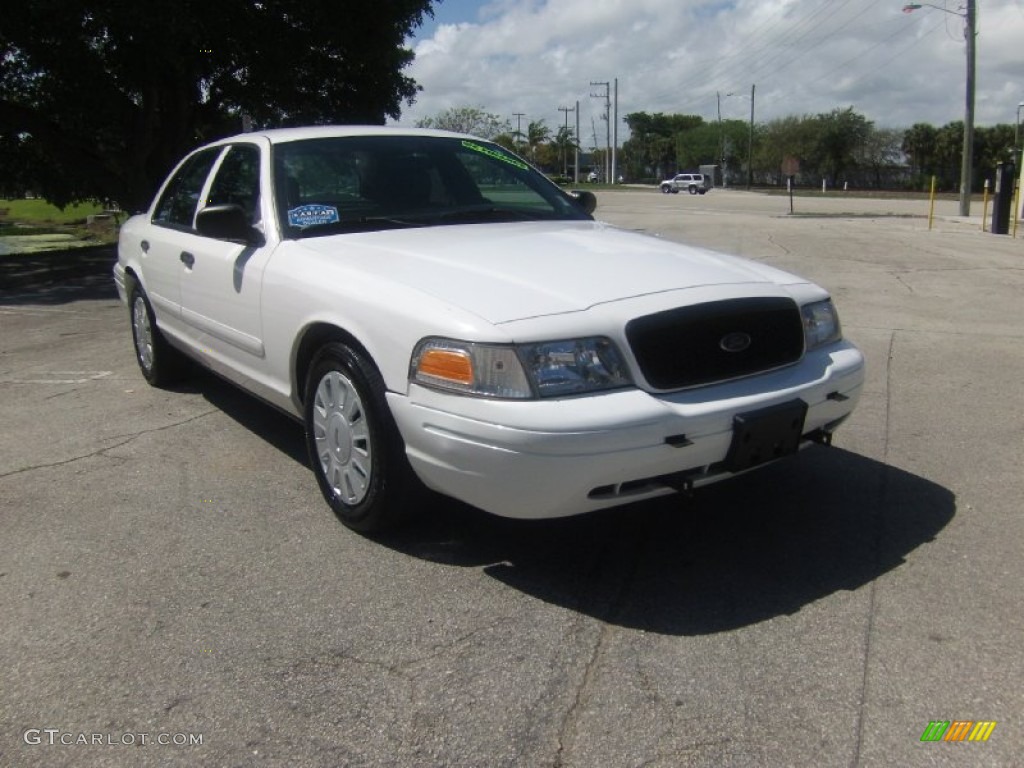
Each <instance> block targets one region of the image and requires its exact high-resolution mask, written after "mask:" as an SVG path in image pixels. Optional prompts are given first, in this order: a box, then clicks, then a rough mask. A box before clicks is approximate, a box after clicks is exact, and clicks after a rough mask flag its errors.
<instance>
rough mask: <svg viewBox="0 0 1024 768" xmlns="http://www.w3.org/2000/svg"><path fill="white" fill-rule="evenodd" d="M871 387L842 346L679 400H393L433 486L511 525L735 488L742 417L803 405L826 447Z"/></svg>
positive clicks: (409, 445)
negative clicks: (721, 484) (725, 482)
mask: <svg viewBox="0 0 1024 768" xmlns="http://www.w3.org/2000/svg"><path fill="white" fill-rule="evenodd" d="M863 381H864V358H863V356H862V355H861V353H860V351H859V350H858V349H857V348H856V347H855V346H853V345H852V344H850V343H848V342H840V343H838V344H835V345H832V346H829V347H827V348H823V349H819V350H815V351H814V352H812V353H810V354H808V355H806V356H805V357H804V359H803V360H801V361H800V363H798V364H797V365H794V366H790V367H788V368H785V369H782V370H778V371H773V372H770V373H766V374H761V375H758V376H753V377H749V378H745V379H741V380H738V381H733V382H727V383H723V384H717V385H713V386H707V387H700V388H698V389H693V390H685V391H681V392H675V393H670V394H660V395H659V394H651V393H648V392H643V391H641V390H637V389H630V390H623V391H617V392H609V393H605V394H601V395H592V396H581V397H575V398H565V399H558V400H546V401H530V402H522V401H508V400H488V399H483V398H475V397H460V396H456V395H451V394H446V393H441V392H436V391H432V390H429V389H426V388H423V387H420V386H418V385H411V386H410V391H409V394H408V396H403V395H399V394H395V393H390V394H389V395H388V401H389V405H390V407H391V411H392V413H393V415H394V417H395V421H396V423H397V424H398V428H399V431H400V432H401V433H402V436H403V438H404V440H405V444H406V452H407V455H408V457H409V461H410V463H411V464H412V466H413V469H414V470H415V471H416V473H417V474H418V475H419V476H420V478H421V479H422V480H423V481H424V483H426V484H427V485H428V486H429V487H431V488H433V489H434V490H436V491H439V492H441V493H444V494H446V495H449V496H452V497H454V498H457V499H460V500H462V501H465V502H467V503H469V504H472V505H474V506H476V507H479V508H480V509H483V510H485V511H487V512H491V513H494V514H496V515H501V516H503V517H516V518H549V517H564V516H568V515H575V514H581V513H584V512H589V511H592V510H597V509H602V508H605V507H611V506H615V505H618V504H623V503H626V502H628V501H638V500H641V499H646V498H652V497H655V496H660V495H664V494H668V493H673V492H675V491H677V490H679V489H680V488H683V487H686V488H689V487H699V486H701V485H705V484H708V483H712V482H716V481H718V480H722V479H725V478H726V477H729V476H730V474H731V473H729V472H728V471H725V470H723V469H722V467H721V465H722V463H723V462H724V461H725V459H726V456H727V454H728V453H729V448H730V445H731V443H732V436H733V428H734V427H733V422H734V417H735V416H736V415H737V414H741V413H746V412H750V411H752V410H756V409H760V408H765V407H769V406H774V405H778V404H780V403H784V402H789V401H793V400H796V399H799V400H802V401H803V402H804V403H806V404H807V413H806V417H805V420H804V426H803V434H804V436H805V437H806V439H808V440H811V439H818V440H822V439H825V440H827V436H828V435H830V434H831V431H832V429H834V428H835V426H837V425H838V424H839V422H841V421H842V420H843V419H845V418H846V417H847V416H849V414H850V413H851V412H852V411H853V409H854V407H855V406H856V404H857V401H858V400H859V398H860V392H861V388H862V385H863Z"/></svg>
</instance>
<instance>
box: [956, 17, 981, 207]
mask: <svg viewBox="0 0 1024 768" xmlns="http://www.w3.org/2000/svg"><path fill="white" fill-rule="evenodd" d="M965 18H966V22H967V23H966V28H965V29H964V35H965V36H966V37H967V97H966V103H965V105H964V150H963V151H964V157H963V162H962V163H961V164H960V215H961V216H970V215H971V169H972V168H973V166H974V56H975V51H974V43H975V41H976V39H977V36H978V33H977V32H976V31H975V29H976V27H977V14H976V10H975V7H974V0H967V15H966V17H965Z"/></svg>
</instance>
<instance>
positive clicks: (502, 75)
mask: <svg viewBox="0 0 1024 768" xmlns="http://www.w3.org/2000/svg"><path fill="white" fill-rule="evenodd" d="M963 2H966V0H963ZM904 4H905V0H440V2H437V3H436V4H435V13H434V18H433V19H428V20H427V22H426V23H425V24H424V25H423V26H422V27H421V28H420V29H419V30H417V33H416V36H415V37H414V38H413V39H411V40H410V41H408V44H409V45H410V46H411V47H412V49H413V50H414V52H415V54H416V58H415V60H414V62H413V64H412V65H411V66H410V67H409V68H408V69H407V70H406V73H407V74H408V75H409V76H411V77H412V78H413V79H414V80H416V81H417V82H418V83H419V84H420V85H421V86H422V87H423V91H422V92H421V93H420V94H419V96H418V97H417V100H416V103H415V104H414V105H413V106H412V107H408V106H406V107H404V108H403V113H402V119H401V120H400V121H399V123H400V124H401V125H404V126H412V125H413V124H415V122H416V121H417V120H419V119H422V118H424V117H429V116H433V115H436V114H438V113H439V112H441V111H443V110H446V109H449V108H452V107H467V106H471V107H480V108H482V109H483V110H484V111H486V112H490V113H493V114H496V115H499V116H501V117H502V118H507V119H508V120H510V121H511V124H512V126H513V127H515V126H516V122H517V118H515V117H514V114H515V113H517V112H518V113H523V114H524V117H522V118H520V119H521V121H522V126H523V128H524V129H525V127H526V124H527V123H528V122H529V121H532V120H544V121H545V122H546V124H547V125H548V126H549V127H552V128H557V127H558V126H561V125H563V124H564V123H565V120H566V117H567V116H568V120H569V125H570V127H572V126H573V124H574V122H575V119H576V115H575V113H574V112H568V113H565V112H561V111H559V107H568V108H574V107H575V105H576V102H577V100H578V101H579V103H580V110H579V111H580V115H579V116H580V135H581V138H582V139H583V142H582V143H583V144H584V145H585V146H586V145H588V144H589V145H594V144H595V142H594V140H593V138H594V136H595V135H596V136H597V137H598V141H597V142H596V143H597V145H601V146H603V145H604V143H605V123H604V122H603V117H604V114H605V100H604V94H605V86H604V85H603V83H606V82H607V83H611V84H612V85H611V86H610V87H609V90H610V91H611V90H612V89H613V88H614V82H615V80H616V79H618V115H619V126H620V128H619V140H620V142H621V141H622V140H624V139H625V138H626V137H627V136H628V129H627V128H626V127H625V124H624V123H623V122H622V117H624V116H625V115H626V114H629V113H630V112H640V111H643V112H666V113H682V114H693V115H701V116H702V117H703V118H704V119H705V120H708V121H714V120H717V119H718V114H719V109H720V110H721V117H722V119H735V120H744V121H747V120H749V119H750V106H751V86H752V85H756V88H755V90H754V99H753V101H754V120H755V122H764V121H769V120H772V119H776V118H780V117H786V116H788V115H807V114H818V113H820V112H830V111H831V110H833V109H836V108H844V109H845V108H846V107H853V109H854V110H855V111H857V112H858V113H860V114H862V115H865V116H866V117H867V118H868V119H869V120H872V121H874V123H875V126H876V127H878V128H907V127H909V126H911V125H913V124H914V123H918V122H925V123H931V124H932V125H935V126H941V125H945V124H946V123H948V122H952V121H954V120H962V119H963V117H964V102H965V92H966V91H965V83H966V44H965V42H964V23H963V15H964V13H965V6H962V5H961V4H960V0H945V2H944V0H936V1H935V3H934V5H935V6H938V8H935V7H929V6H928V5H923V7H922V8H920V9H918V10H915V11H913V12H911V13H906V12H904V11H903V10H902V9H903V6H904ZM976 6H977V17H978V24H977V28H978V35H977V74H976V80H977V87H976V99H975V124H976V125H995V124H996V123H1007V124H1011V125H1012V124H1013V123H1014V121H1015V119H1016V115H1017V108H1018V105H1019V104H1020V103H1021V102H1024V0H976ZM940 8H945V9H947V11H943V10H939V9H940ZM591 83H602V85H591ZM593 94H599V95H598V96H597V97H594V96H593ZM1021 112H1022V116H1024V109H1022V110H1021Z"/></svg>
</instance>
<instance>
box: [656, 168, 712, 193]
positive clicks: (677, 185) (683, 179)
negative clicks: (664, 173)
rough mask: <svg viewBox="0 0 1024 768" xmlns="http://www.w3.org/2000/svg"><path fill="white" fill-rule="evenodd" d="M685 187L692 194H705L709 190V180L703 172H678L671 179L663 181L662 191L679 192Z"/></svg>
mask: <svg viewBox="0 0 1024 768" xmlns="http://www.w3.org/2000/svg"><path fill="white" fill-rule="evenodd" d="M681 189H685V190H686V191H687V192H689V193H690V194H691V195H696V194H701V195H703V194H704V193H705V192H707V191H708V181H707V179H706V178H705V176H704V174H703V173H677V174H676V175H675V176H673V177H672V178H671V179H666V180H665V181H663V182H661V191H662V192H664V193H665V194H666V195H667V194H668V193H669V192H671V193H672V194H673V195H675V194H678V193H679V190H681Z"/></svg>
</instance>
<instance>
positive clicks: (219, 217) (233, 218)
mask: <svg viewBox="0 0 1024 768" xmlns="http://www.w3.org/2000/svg"><path fill="white" fill-rule="evenodd" d="M196 230H197V231H198V232H199V234H200V235H204V236H205V237H215V238H217V239H218V240H231V241H232V242H236V243H242V244H243V245H254V244H255V243H256V242H257V241H258V240H259V233H258V232H257V231H256V230H254V229H253V228H252V226H251V225H250V224H249V219H248V217H247V216H246V215H245V211H243V210H242V207H241V206H240V205H235V204H231V205H210V206H207V207H206V208H203V209H202V210H201V211H199V213H197V214H196Z"/></svg>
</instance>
